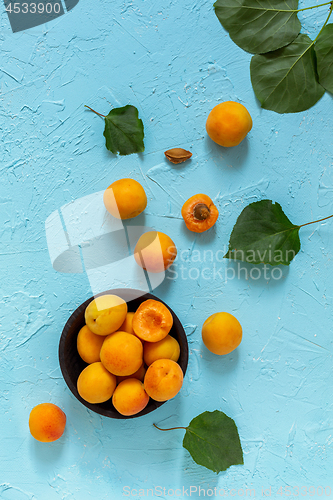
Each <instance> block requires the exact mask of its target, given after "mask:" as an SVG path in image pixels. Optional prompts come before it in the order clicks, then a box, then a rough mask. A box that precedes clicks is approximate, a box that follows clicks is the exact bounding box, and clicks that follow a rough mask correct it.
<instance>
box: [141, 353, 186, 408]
mask: <svg viewBox="0 0 333 500" xmlns="http://www.w3.org/2000/svg"><path fill="white" fill-rule="evenodd" d="M183 378H184V374H183V371H182V369H181V367H180V366H179V364H178V363H176V362H175V361H172V359H157V360H156V361H154V363H152V364H151V365H150V366H148V369H147V371H146V375H145V379H144V382H143V383H144V388H145V390H146V392H147V394H148V395H149V396H150V397H151V398H152V399H154V400H155V401H167V400H168V399H171V398H173V397H174V396H176V394H178V392H179V391H180V389H181V387H182V385H183Z"/></svg>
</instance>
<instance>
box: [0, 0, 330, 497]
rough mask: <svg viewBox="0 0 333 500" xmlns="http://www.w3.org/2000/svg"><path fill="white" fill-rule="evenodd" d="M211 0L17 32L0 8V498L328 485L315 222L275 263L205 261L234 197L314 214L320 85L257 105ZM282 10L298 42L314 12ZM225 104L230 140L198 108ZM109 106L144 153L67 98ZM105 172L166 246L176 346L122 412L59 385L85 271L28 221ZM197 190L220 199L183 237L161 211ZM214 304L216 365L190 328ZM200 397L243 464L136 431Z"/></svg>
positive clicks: (326, 137) (75, 16) (76, 13)
mask: <svg viewBox="0 0 333 500" xmlns="http://www.w3.org/2000/svg"><path fill="white" fill-rule="evenodd" d="M212 3H213V2H210V1H205V0H203V1H202V2H195V1H189V0H182V1H181V2H174V1H167V2H162V1H160V0H157V1H155V2H151V1H147V0H145V1H142V0H137V1H136V2H127V1H123V0H115V1H113V2H111V1H109V0H107V1H103V2H102V1H98V0H97V1H95V2H87V1H83V0H81V1H80V2H79V4H78V5H77V6H76V7H75V8H74V9H72V10H71V12H69V13H67V14H65V15H64V16H62V17H59V18H58V19H56V20H54V21H52V22H50V23H47V24H45V25H42V26H38V27H35V28H32V29H30V30H27V31H22V32H19V33H12V31H11V29H10V25H9V21H8V18H7V15H6V13H5V11H4V8H3V9H2V11H1V17H0V24H1V34H0V44H1V66H0V86H1V96H0V110H1V166H0V176H1V182H0V205H1V210H0V221H1V224H0V235H1V239H0V254H1V275H2V279H1V282H0V304H1V307H0V325H1V326H0V353H1V363H0V380H1V391H0V401H1V409H2V411H1V412H0V428H1V432H0V443H1V444H0V498H1V500H42V499H44V498H48V499H49V500H59V499H64V500H77V499H80V500H88V499H91V498H98V499H100V500H111V499H112V500H113V499H116V500H118V499H121V498H126V496H127V497H132V498H134V497H135V495H137V496H138V495H141V496H143V495H145V497H148V495H150V497H152V496H155V497H159V498H164V499H169V498H172V497H174V498H176V496H177V495H178V497H184V498H187V497H188V496H189V495H190V494H191V497H192V498H199V487H201V489H202V490H201V493H200V497H203V491H205V493H206V497H207V496H209V495H212V492H213V494H214V495H215V496H216V497H218V495H220V497H221V496H222V495H223V494H225V495H227V494H228V496H235V497H236V498H237V497H240V496H248V497H249V496H250V494H252V497H253V495H254V493H255V495H256V497H261V498H262V497H263V496H264V493H265V494H266V496H267V495H269V494H271V495H270V496H271V497H272V498H281V497H285V496H287V495H288V493H289V491H291V493H292V495H293V496H297V495H298V496H312V494H313V493H314V496H315V497H317V496H319V495H320V494H321V492H322V491H323V495H322V496H324V497H329V493H330V489H329V488H332V489H333V450H332V439H333V438H332V436H333V431H332V428H333V425H332V401H333V400H332V384H331V379H332V375H333V372H332V306H333V284H332V283H333V263H332V257H333V252H332V244H333V226H332V222H330V221H326V222H324V223H319V224H315V225H313V226H307V227H305V228H303V229H302V230H301V242H302V248H301V251H300V253H299V254H298V255H297V256H296V258H295V259H294V261H293V262H292V263H291V265H290V266H289V267H288V268H282V269H281V270H279V271H275V274H273V272H272V270H270V271H269V272H268V274H267V275H266V276H264V275H263V268H260V267H259V272H257V273H255V272H253V271H252V269H253V268H252V267H251V266H249V265H242V266H241V269H239V268H238V267H237V266H235V265H233V264H229V263H228V262H227V261H226V260H224V259H222V258H221V257H222V252H223V251H224V249H225V248H226V245H227V244H228V239H229V235H230V232H231V230H232V227H233V225H234V223H235V221H236V219H237V216H238V215H239V213H240V212H241V210H242V209H243V208H244V207H245V206H246V205H247V204H248V203H250V202H253V201H256V200H260V199H264V198H270V199H272V200H273V201H277V202H279V203H280V204H281V205H282V207H283V209H284V211H285V213H286V215H287V216H288V217H289V218H290V219H291V220H292V222H294V223H295V224H302V223H305V222H308V221H311V220H316V219H319V218H321V217H325V216H328V215H330V214H332V213H333V175H332V150H333V139H332V128H333V113H332V110H333V102H332V97H331V96H330V95H328V94H325V95H324V97H323V98H322V99H321V100H320V101H319V102H318V103H317V105H316V106H314V107H313V108H312V109H310V110H308V111H305V112H303V113H297V114H294V115H278V114H276V113H273V112H270V111H265V110H262V109H261V108H260V105H259V103H258V101H257V100H256V99H255V96H254V94H253V90H252V87H251V83H250V77H249V61H250V55H249V54H247V53H245V52H243V51H242V50H241V49H239V48H238V47H236V46H235V45H234V44H233V42H231V40H230V39H229V37H228V35H227V33H226V32H225V31H224V30H223V28H222V27H221V26H220V24H219V22H218V20H217V18H216V17H215V14H214V12H213V6H212ZM309 5H310V3H309ZM325 15H326V11H325V12H324V14H323V16H324V17H325ZM302 21H303V22H304V30H305V31H307V32H309V33H310V34H311V35H313V33H315V32H316V30H317V29H318V26H319V25H320V22H319V21H321V14H318V13H315V12H314V11H308V13H307V15H306V16H305V15H304V16H303V17H302ZM225 100H235V101H239V102H241V103H243V104H244V105H245V106H246V107H247V108H248V110H249V112H250V113H251V115H252V118H253V129H252V131H251V132H250V133H249V135H248V137H247V138H246V139H245V140H244V141H243V142H242V143H241V144H240V145H239V146H238V147H235V148H230V149H224V148H221V147H219V146H217V145H215V144H214V143H213V142H212V141H211V140H210V139H209V138H208V137H207V136H206V133H205V121H206V117H207V115H208V113H209V111H210V110H211V109H212V107H213V106H214V105H216V104H217V103H219V102H221V101H225ZM128 103H130V104H133V105H135V106H136V107H137V108H138V110H139V114H140V117H141V118H142V120H143V122H144V126H145V152H144V153H143V154H140V155H131V156H127V157H117V156H114V155H112V154H111V153H109V152H108V151H107V150H106V148H105V147H104V138H103V135H102V133H103V121H102V119H100V118H99V117H97V116H96V115H94V114H92V113H91V112H89V111H88V110H87V109H86V108H84V105H85V104H87V105H89V106H92V107H94V108H95V109H96V110H98V111H99V112H101V113H103V114H106V113H108V111H109V110H110V109H111V107H116V106H122V105H125V104H128ZM171 147H183V148H185V149H189V150H191V152H192V153H193V156H192V159H191V160H190V161H188V162H187V163H184V164H181V165H176V166H175V165H172V164H171V163H169V162H168V161H167V160H166V159H165V158H164V151H165V150H166V149H169V148H171ZM122 177H132V178H134V179H137V180H138V181H139V182H141V183H142V185H143V186H144V188H145V190H146V192H147V196H148V207H147V209H146V211H145V214H144V215H141V216H140V217H138V218H137V219H138V220H135V221H132V222H129V223H128V224H129V225H131V224H136V225H142V226H148V227H152V228H155V229H157V230H162V231H163V232H165V233H167V234H168V235H169V236H171V237H172V239H173V240H174V241H175V243H176V245H177V248H178V252H179V255H178V259H177V261H176V262H175V264H174V266H173V267H172V268H171V269H170V270H169V271H168V272H167V275H166V279H165V280H164V281H163V283H162V284H160V285H159V286H158V287H157V288H156V289H155V291H154V293H155V294H156V295H157V296H158V297H160V298H161V299H163V300H164V301H166V302H167V303H168V304H169V305H170V307H172V308H173V309H174V311H175V312H176V314H177V315H178V316H179V318H180V320H181V321H182V323H183V325H184V327H185V330H186V332H187V335H188V342H189V347H190V359H189V366H188V371H187V374H186V377H185V380H184V385H183V388H182V390H181V392H180V393H179V394H178V395H177V396H176V397H175V398H174V399H173V400H171V401H169V402H167V403H166V404H165V405H163V406H162V407H161V408H159V409H158V410H156V411H155V412H154V413H152V414H150V415H147V416H145V417H141V418H138V419H131V420H129V421H116V420H111V419H107V418H104V417H101V416H99V415H97V414H95V413H93V412H91V411H88V410H87V409H86V408H85V407H83V406H82V405H81V404H80V403H79V402H78V401H77V400H76V399H75V398H74V397H73V396H72V394H71V393H70V391H69V390H68V388H67V386H66V385H65V382H64V380H63V378H62V375H61V372H60V369H59V364H58V342H59V337H60V334H61V331H62V328H63V326H64V324H65V322H66V320H67V318H68V317H69V315H70V314H71V313H72V311H73V310H74V309H75V308H76V307H77V306H78V305H79V304H81V303H82V302H83V301H84V300H86V299H87V298H88V297H90V296H91V295H92V284H91V282H90V279H89V276H88V275H87V273H86V272H83V273H76V274H66V273H61V272H59V270H55V269H54V268H53V267H52V264H51V258H50V253H49V247H48V242H47V237H46V231H45V221H46V220H47V219H48V217H49V216H50V215H51V214H52V213H54V212H55V211H58V210H60V209H61V207H63V206H64V205H67V204H69V203H70V202H74V201H76V200H80V199H81V198H83V197H85V196H88V195H93V194H94V193H99V192H101V191H103V190H104V189H105V188H106V187H107V186H108V185H109V184H110V183H111V182H112V181H113V180H115V179H119V178H122ZM198 192H203V193H205V194H208V195H209V196H211V197H212V198H213V199H214V200H215V202H216V204H217V205H218V208H219V210H220V217H219V220H218V222H217V223H216V225H215V227H214V228H213V229H211V230H210V231H208V232H207V233H204V234H202V235H195V234H194V233H190V232H189V231H187V230H186V228H185V225H184V223H183V221H182V218H181V216H180V209H181V206H182V204H183V203H184V201H185V200H186V199H188V198H189V197H190V196H192V195H193V194H196V193H198ZM80 217H83V213H77V220H78V221H79V222H80ZM208 250H212V253H213V258H212V257H211V254H210V253H208V252H207V251H208ZM205 252H206V253H205ZM238 271H239V276H238ZM251 271H252V274H250V273H251ZM101 276H103V272H102V271H101ZM97 281H98V280H97ZM110 281H112V279H111V280H110ZM119 281H121V277H118V279H117V280H116V282H115V283H113V282H111V283H110V288H112V287H113V285H115V286H117V287H118V286H119ZM129 283H130V281H128V279H127V277H126V276H125V277H124V279H123V284H124V285H125V286H126V285H127V286H128V284H129ZM94 286H98V285H94ZM101 286H104V285H101ZM218 311H227V312H230V313H232V314H234V315H235V316H236V317H237V318H238V320H239V321H240V322H241V324H242V327H243V332H244V335H243V341H242V343H241V345H240V346H239V348H238V349H237V350H236V351H234V352H233V353H231V354H229V355H227V356H223V357H219V356H215V355H213V354H211V353H210V352H209V351H208V350H207V349H206V348H205V347H204V346H203V344H202V341H201V326H202V324H203V322H204V320H205V319H206V318H207V317H208V316H209V315H211V314H213V313H214V312H218ZM42 402H53V403H55V404H57V405H59V406H60V407H61V408H63V410H64V411H65V413H66V415H67V426H66V430H65V433H64V435H63V436H62V437H61V439H60V440H58V441H57V442H55V443H52V444H43V443H39V442H37V441H35V440H34V439H33V438H32V436H31V435H30V434H29V429H28V418H29V413H30V411H31V409H32V407H34V406H35V405H37V404H39V403H42ZM215 409H220V410H222V411H224V412H225V413H226V414H227V415H229V416H230V417H232V418H233V419H234V420H235V422H236V424H237V426H238V429H239V433H240V438H241V443H242V447H243V450H244V465H243V466H233V467H231V468H230V469H228V470H227V471H226V472H222V473H220V474H218V475H216V474H214V473H213V472H211V471H209V470H208V469H205V468H204V467H201V466H199V465H197V464H195V463H194V462H193V461H192V459H191V457H190V455H189V454H188V452H187V451H186V450H184V449H183V448H182V439H183V431H181V430H178V431H173V432H172V433H171V432H170V433H162V432H160V431H158V430H157V429H155V428H154V427H153V425H152V424H153V423H154V422H155V423H157V424H160V425H161V426H165V427H166V426H169V427H170V426H186V425H188V423H189V422H190V421H191V419H192V418H194V417H195V416H196V415H198V414H199V413H201V412H203V411H205V410H209V411H212V410H215ZM191 487H192V489H191ZM321 487H322V488H323V490H321ZM214 488H216V490H214ZM280 488H282V489H280ZM289 488H290V489H289ZM297 488H298V489H297ZM325 488H326V490H325ZM263 489H264V493H263ZM278 493H282V495H279V494H278ZM332 494H333V493H332Z"/></svg>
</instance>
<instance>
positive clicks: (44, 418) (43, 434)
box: [29, 403, 66, 443]
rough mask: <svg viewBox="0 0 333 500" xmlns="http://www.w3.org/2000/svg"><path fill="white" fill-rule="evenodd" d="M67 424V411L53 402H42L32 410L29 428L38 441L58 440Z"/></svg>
mask: <svg viewBox="0 0 333 500" xmlns="http://www.w3.org/2000/svg"><path fill="white" fill-rule="evenodd" d="M65 426H66V415H65V413H64V412H63V411H62V410H61V408H59V406H57V405H55V404H53V403H41V404H39V405H37V406H35V407H34V408H33V409H32V410H31V412H30V416H29V429H30V433H31V435H32V436H33V437H34V438H35V439H37V441H42V442H44V443H50V442H52V441H56V440H57V439H59V438H60V437H61V436H62V435H63V433H64V430H65Z"/></svg>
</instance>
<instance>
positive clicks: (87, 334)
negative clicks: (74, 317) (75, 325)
mask: <svg viewBox="0 0 333 500" xmlns="http://www.w3.org/2000/svg"><path fill="white" fill-rule="evenodd" d="M104 338H105V337H103V336H102V335H96V333H93V332H92V331H91V330H89V328H88V327H87V325H84V326H83V327H82V328H81V330H80V331H79V333H78V336H77V341H76V345H77V351H78V353H79V355H80V357H81V358H82V359H83V361H85V362H86V363H88V364H90V363H96V361H100V360H101V359H100V356H99V353H100V350H101V347H102V344H103V342H104Z"/></svg>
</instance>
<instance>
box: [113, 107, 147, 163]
mask: <svg viewBox="0 0 333 500" xmlns="http://www.w3.org/2000/svg"><path fill="white" fill-rule="evenodd" d="M143 136H144V132H143V123H142V120H140V119H139V117H138V110H137V109H136V108H135V107H134V106H131V105H129V104H128V105H127V106H124V107H122V108H114V109H112V110H111V111H110V113H109V114H108V115H107V116H106V117H105V129H104V137H105V142H106V147H107V149H109V150H110V151H111V152H112V153H114V154H117V153H118V152H119V154H120V155H130V154H132V153H142V151H144V149H145V147H144V144H143Z"/></svg>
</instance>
